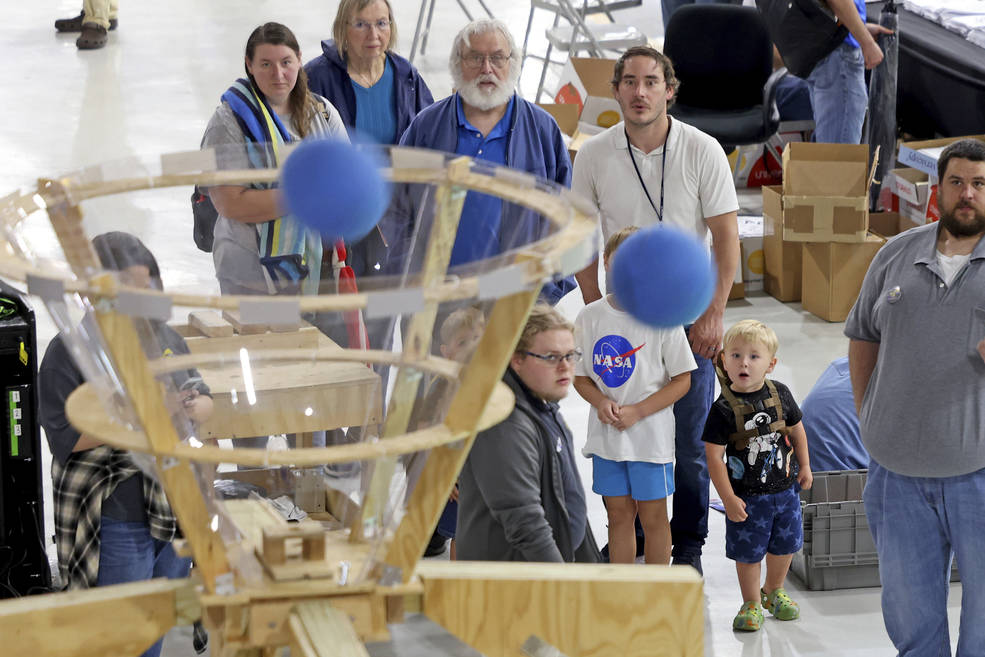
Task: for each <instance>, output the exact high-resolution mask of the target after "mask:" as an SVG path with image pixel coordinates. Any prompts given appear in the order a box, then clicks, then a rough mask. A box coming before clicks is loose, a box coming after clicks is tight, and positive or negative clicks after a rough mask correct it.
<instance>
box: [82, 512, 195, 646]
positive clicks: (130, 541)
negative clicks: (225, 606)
mask: <svg viewBox="0 0 985 657" xmlns="http://www.w3.org/2000/svg"><path fill="white" fill-rule="evenodd" d="M101 524H102V526H101V527H100V529H99V576H98V578H97V580H96V586H109V585H111V584H125V583H127V582H139V581H143V580H148V579H154V578H155V577H167V578H168V579H179V578H181V577H188V570H189V569H190V568H191V563H192V562H191V559H182V558H181V557H179V556H178V555H177V554H175V552H174V548H173V547H171V544H170V543H165V542H164V541H159V540H157V539H156V538H154V537H153V536H151V535H150V529H149V528H148V527H147V525H146V524H144V523H142V522H123V521H120V520H113V519H112V518H107V517H106V516H103V517H102V520H101ZM163 642H164V638H163V637H162V638H161V639H158V640H157V642H156V643H155V644H154V645H152V646H151V647H150V648H148V649H147V650H146V651H144V654H143V656H142V657H158V656H159V655H160V654H161V645H162V643H163Z"/></svg>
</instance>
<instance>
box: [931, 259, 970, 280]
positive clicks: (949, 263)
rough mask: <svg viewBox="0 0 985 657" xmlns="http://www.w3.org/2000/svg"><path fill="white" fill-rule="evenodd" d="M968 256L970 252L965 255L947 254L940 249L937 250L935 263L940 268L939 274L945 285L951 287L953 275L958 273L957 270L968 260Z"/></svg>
mask: <svg viewBox="0 0 985 657" xmlns="http://www.w3.org/2000/svg"><path fill="white" fill-rule="evenodd" d="M969 258H971V254H970V253H969V254H966V255H952V256H947V255H944V254H943V253H941V252H940V251H938V252H937V264H938V265H939V266H940V268H941V274H942V275H943V277H944V284H945V285H947V286H948V287H951V282H952V281H953V280H954V277H955V276H957V275H958V272H959V271H961V268H962V267H964V266H965V263H967V262H968V259H969Z"/></svg>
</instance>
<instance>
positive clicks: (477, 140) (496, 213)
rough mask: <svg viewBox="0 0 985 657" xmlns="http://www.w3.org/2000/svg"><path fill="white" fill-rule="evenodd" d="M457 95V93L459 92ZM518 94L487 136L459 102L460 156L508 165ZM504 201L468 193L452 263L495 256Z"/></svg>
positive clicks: (480, 194)
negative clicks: (511, 125) (474, 123)
mask: <svg viewBox="0 0 985 657" xmlns="http://www.w3.org/2000/svg"><path fill="white" fill-rule="evenodd" d="M456 95H457V94H456ZM515 104H516V99H515V97H514V98H513V99H511V100H510V102H509V103H507V104H506V113H505V114H504V115H503V118H501V119H500V120H499V123H497V124H496V125H495V126H493V129H492V130H490V131H489V134H488V135H486V136H485V137H483V136H482V133H481V132H480V131H479V129H478V128H476V127H475V126H473V125H472V124H471V123H469V122H468V119H466V118H465V110H464V108H463V107H462V99H461V98H459V99H458V102H457V103H456V112H457V116H458V148H456V149H455V152H456V153H457V154H459V155H468V156H469V157H472V158H475V159H479V160H486V161H488V162H494V163H495V164H503V165H505V164H506V148H507V146H509V143H510V124H511V123H512V122H513V106H514V105H515ZM502 213H503V202H502V200H500V199H499V198H497V197H495V196H491V195H489V194H483V193H481V192H469V193H468V195H467V196H466V197H465V205H464V206H463V207H462V219H461V221H460V223H459V224H458V235H457V236H456V237H455V246H454V247H452V250H451V261H450V262H449V266H454V265H460V264H463V263H466V262H473V261H475V260H482V259H483V258H488V257H490V256H493V255H496V253H497V252H498V249H497V246H498V244H499V228H500V215H502Z"/></svg>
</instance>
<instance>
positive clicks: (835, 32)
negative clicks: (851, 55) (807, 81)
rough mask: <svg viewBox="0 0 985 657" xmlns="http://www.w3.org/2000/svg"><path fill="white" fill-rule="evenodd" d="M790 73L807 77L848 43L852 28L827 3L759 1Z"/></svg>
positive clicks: (821, 1)
mask: <svg viewBox="0 0 985 657" xmlns="http://www.w3.org/2000/svg"><path fill="white" fill-rule="evenodd" d="M756 7H757V8H758V9H759V12H760V13H761V14H762V15H763V18H764V19H765V21H766V29H767V31H768V32H769V34H770V39H772V40H773V43H774V44H775V45H776V49H777V50H779V51H780V56H781V57H782V58H783V63H784V65H785V66H786V67H787V70H788V71H790V72H791V73H793V74H794V75H796V76H797V77H799V78H806V77H807V76H808V75H810V74H811V71H813V70H814V67H815V66H817V64H818V62H820V61H821V60H822V59H824V58H825V57H827V56H828V55H830V54H831V52H832V51H834V49H835V48H837V47H838V46H839V45H841V43H842V42H844V40H845V37H847V36H848V28H847V27H845V26H844V25H842V24H841V23H840V22H839V21H838V18H837V17H836V16H835V15H834V14H833V13H832V11H831V9H829V8H828V6H827V3H825V2H824V0H756Z"/></svg>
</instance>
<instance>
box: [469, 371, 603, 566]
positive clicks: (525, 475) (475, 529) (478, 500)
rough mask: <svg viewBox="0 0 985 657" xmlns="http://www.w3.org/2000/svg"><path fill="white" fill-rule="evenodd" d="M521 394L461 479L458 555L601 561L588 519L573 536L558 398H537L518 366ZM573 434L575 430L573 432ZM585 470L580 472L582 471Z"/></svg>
mask: <svg viewBox="0 0 985 657" xmlns="http://www.w3.org/2000/svg"><path fill="white" fill-rule="evenodd" d="M503 381H504V383H506V385H507V386H509V387H510V389H511V390H512V391H513V394H514V396H515V397H516V407H515V408H514V409H513V412H512V413H511V414H510V416H509V417H507V418H506V419H505V420H503V421H502V422H500V423H499V424H497V425H496V426H494V427H492V428H490V429H487V430H486V431H483V432H482V433H480V434H479V435H478V436H477V437H476V440H475V444H474V445H473V446H472V451H471V452H470V453H469V457H468V460H467V461H466V462H465V467H464V468H463V469H462V473H461V475H460V477H459V500H458V530H457V532H456V536H455V540H456V546H457V547H456V549H457V551H458V558H459V559H462V560H470V561H553V562H561V561H569V562H570V561H580V562H588V563H595V562H598V561H600V560H601V559H600V555H599V551H598V547H597V546H596V544H595V539H594V537H593V536H592V531H591V528H590V527H588V524H587V523H586V530H585V535H584V536H579V537H576V539H575V540H572V537H571V535H570V534H571V530H570V524H569V520H568V510H567V508H566V506H565V499H564V488H563V483H562V479H561V476H562V475H561V467H562V464H561V457H560V456H559V454H558V452H557V449H556V440H557V437H556V433H557V432H556V431H554V432H552V431H550V430H549V428H548V427H549V423H553V419H552V418H551V414H553V413H557V412H558V411H557V407H556V405H555V404H545V403H544V402H541V401H539V400H536V399H531V397H530V396H529V393H528V391H527V390H526V389H525V388H524V387H523V386H522V385H521V384H520V382H519V380H518V379H517V377H516V375H515V374H514V373H513V370H512V369H507V370H506V375H505V376H504V377H503ZM567 439H569V440H570V432H569V435H568V436H567ZM576 474H577V473H576Z"/></svg>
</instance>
